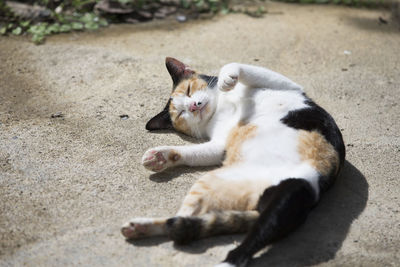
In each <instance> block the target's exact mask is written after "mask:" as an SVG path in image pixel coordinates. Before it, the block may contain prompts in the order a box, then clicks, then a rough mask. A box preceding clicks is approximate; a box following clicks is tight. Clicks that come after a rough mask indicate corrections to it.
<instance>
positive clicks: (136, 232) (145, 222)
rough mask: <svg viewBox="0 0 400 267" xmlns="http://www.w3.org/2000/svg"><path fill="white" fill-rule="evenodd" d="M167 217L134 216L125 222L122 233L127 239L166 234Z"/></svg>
mask: <svg viewBox="0 0 400 267" xmlns="http://www.w3.org/2000/svg"><path fill="white" fill-rule="evenodd" d="M165 222H166V219H153V218H134V219H132V220H131V221H130V222H128V223H126V224H124V225H123V226H122V228H121V233H122V235H123V236H124V237H125V238H126V239H130V240H133V239H140V238H145V237H149V236H157V235H164V234H165V227H164V225H165Z"/></svg>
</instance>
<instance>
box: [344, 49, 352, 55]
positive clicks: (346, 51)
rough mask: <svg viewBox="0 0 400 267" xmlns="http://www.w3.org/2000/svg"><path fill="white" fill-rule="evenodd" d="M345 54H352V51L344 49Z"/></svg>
mask: <svg viewBox="0 0 400 267" xmlns="http://www.w3.org/2000/svg"><path fill="white" fill-rule="evenodd" d="M343 54H345V55H351V51H349V50H344V51H343Z"/></svg>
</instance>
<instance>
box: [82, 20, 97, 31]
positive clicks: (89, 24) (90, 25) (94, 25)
mask: <svg viewBox="0 0 400 267" xmlns="http://www.w3.org/2000/svg"><path fill="white" fill-rule="evenodd" d="M85 28H86V29H88V30H97V29H98V28H99V24H97V23H95V22H87V23H85Z"/></svg>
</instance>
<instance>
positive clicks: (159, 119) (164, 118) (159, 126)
mask: <svg viewBox="0 0 400 267" xmlns="http://www.w3.org/2000/svg"><path fill="white" fill-rule="evenodd" d="M170 104H171V99H169V100H168V103H167V105H166V106H165V108H164V109H163V111H161V112H160V113H158V114H157V115H155V116H154V117H153V118H151V119H150V120H149V121H148V122H147V123H146V130H149V131H154V130H164V129H171V128H172V121H171V116H170V114H169V105H170Z"/></svg>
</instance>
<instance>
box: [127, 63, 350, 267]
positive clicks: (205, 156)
mask: <svg viewBox="0 0 400 267" xmlns="http://www.w3.org/2000/svg"><path fill="white" fill-rule="evenodd" d="M166 66H167V69H168V71H169V73H170V75H171V77H172V81H173V89H172V94H171V96H170V98H169V101H168V103H167V105H166V106H165V108H164V110H163V111H162V112H160V113H159V114H157V115H156V116H155V117H153V118H152V119H151V120H150V121H149V122H148V123H147V125H146V129H147V130H150V131H153V130H160V129H169V128H173V129H175V130H176V131H179V132H182V133H185V134H187V135H190V136H194V137H197V138H202V139H208V140H209V141H207V142H204V143H201V144H194V145H190V146H161V147H155V148H152V149H150V150H148V151H147V152H146V153H145V154H144V156H143V158H142V162H143V165H144V166H145V167H146V168H147V169H150V170H152V171H155V172H161V171H163V170H165V169H166V168H170V167H174V166H178V165H189V166H210V165H221V164H222V166H221V167H220V168H218V169H216V170H213V171H210V172H208V173H207V174H205V175H204V176H202V177H201V178H200V179H199V180H198V181H197V182H196V183H195V184H194V185H193V186H192V188H191V189H190V191H189V193H188V194H187V195H186V197H185V198H184V200H183V203H182V206H181V208H180V209H179V211H178V212H177V214H176V215H175V216H174V217H171V218H134V219H132V220H131V221H130V222H128V223H127V224H126V225H124V226H123V227H122V229H121V231H122V234H123V235H124V236H125V237H126V238H127V239H137V238H144V237H150V236H156V235H159V236H160V235H165V236H168V237H169V238H171V239H172V240H173V241H174V242H176V243H178V244H185V243H188V242H190V241H193V240H196V239H199V238H205V237H208V236H212V235H219V234H231V233H240V232H247V235H246V237H245V239H244V240H243V242H242V243H241V244H240V245H239V246H238V247H237V248H235V249H234V250H232V251H230V252H229V254H228V255H227V257H226V259H225V260H224V261H223V262H222V263H220V264H219V265H218V266H245V265H247V263H248V262H249V260H251V258H252V256H253V255H254V254H255V253H256V252H257V251H259V250H261V249H262V248H264V247H265V246H266V245H268V244H270V243H271V242H273V241H275V240H277V239H279V238H281V237H283V236H285V235H286V234H288V233H289V232H291V231H293V230H294V229H296V228H297V227H298V226H299V225H300V224H302V223H303V222H304V220H305V219H306V217H307V214H308V213H309V212H310V210H311V209H312V208H313V207H314V206H315V205H316V204H317V202H318V200H319V199H320V196H321V194H322V193H323V192H324V191H326V190H327V189H328V188H329V187H330V186H331V185H332V183H333V182H334V180H335V178H336V177H337V175H338V173H339V170H340V169H341V167H342V165H343V162H344V158H345V147H344V144H343V139H342V135H341V133H340V131H339V129H338V127H337V125H336V123H335V121H334V120H333V118H332V117H331V116H330V115H329V114H328V113H327V112H326V111H325V110H324V109H322V108H321V107H320V106H318V105H317V104H315V103H314V102H313V101H312V100H311V99H310V98H308V97H307V96H306V94H305V93H304V92H303V89H302V87H301V86H299V85H297V84H296V83H294V82H292V81H291V80H289V79H288V78H286V77H284V76H282V75H280V74H278V73H276V72H273V71H271V70H268V69H265V68H261V67H256V66H250V65H244V64H238V63H231V64H228V65H225V66H224V67H223V68H222V69H221V71H220V73H219V76H218V77H214V76H207V75H202V74H198V73H197V72H195V71H194V70H192V69H191V68H189V67H188V66H186V65H185V64H183V63H182V62H180V61H178V60H176V59H173V58H167V59H166Z"/></svg>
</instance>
